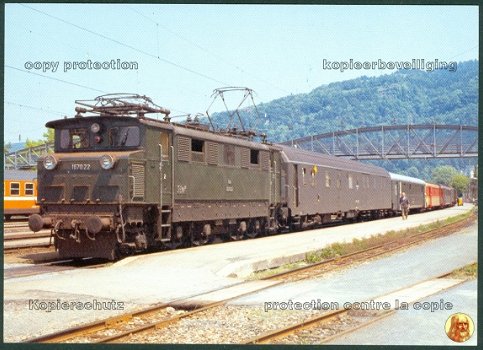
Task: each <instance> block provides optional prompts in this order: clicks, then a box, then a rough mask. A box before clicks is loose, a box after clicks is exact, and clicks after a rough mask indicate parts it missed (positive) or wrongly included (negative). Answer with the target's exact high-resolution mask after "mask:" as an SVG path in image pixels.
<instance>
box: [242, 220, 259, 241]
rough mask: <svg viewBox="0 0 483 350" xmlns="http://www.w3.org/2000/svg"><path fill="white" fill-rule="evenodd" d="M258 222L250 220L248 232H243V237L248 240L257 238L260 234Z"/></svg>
mask: <svg viewBox="0 0 483 350" xmlns="http://www.w3.org/2000/svg"><path fill="white" fill-rule="evenodd" d="M260 227H261V226H260V221H259V220H250V222H249V225H248V230H247V232H245V235H246V236H247V237H248V238H255V237H257V236H258V235H259V234H260V232H261V228H260Z"/></svg>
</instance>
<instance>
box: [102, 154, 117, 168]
mask: <svg viewBox="0 0 483 350" xmlns="http://www.w3.org/2000/svg"><path fill="white" fill-rule="evenodd" d="M100 163H101V168H102V169H105V170H108V169H112V167H113V166H114V159H113V158H112V157H111V156H110V155H108V154H105V155H103V156H102V157H101V159H100Z"/></svg>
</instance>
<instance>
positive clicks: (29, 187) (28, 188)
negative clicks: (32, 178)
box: [25, 182, 34, 196]
mask: <svg viewBox="0 0 483 350" xmlns="http://www.w3.org/2000/svg"><path fill="white" fill-rule="evenodd" d="M25 195H26V196H33V195H34V184H33V183H31V182H27V183H26V184H25Z"/></svg>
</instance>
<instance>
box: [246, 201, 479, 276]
mask: <svg viewBox="0 0 483 350" xmlns="http://www.w3.org/2000/svg"><path fill="white" fill-rule="evenodd" d="M475 212H476V209H473V210H470V211H468V212H466V213H464V214H460V215H457V216H454V217H450V218H447V219H445V220H443V221H440V220H437V221H435V222H433V223H431V224H427V225H419V226H418V227H414V228H408V229H404V230H400V231H395V230H390V231H387V232H386V233H384V234H378V235H373V236H370V237H368V238H362V239H358V238H354V239H353V240H352V242H348V243H333V244H331V245H330V246H328V247H325V248H323V249H320V250H315V251H312V252H308V253H307V254H306V255H305V259H304V260H302V261H300V262H295V263H290V264H285V265H281V266H279V267H277V268H273V269H268V270H263V271H258V272H255V273H253V274H252V275H251V276H250V278H249V279H251V280H253V279H260V278H264V277H268V276H271V275H275V274H277V273H281V272H285V271H289V270H293V269H295V268H298V267H302V266H306V265H309V264H315V263H317V262H320V261H323V260H328V259H333V258H338V257H341V256H343V255H347V254H351V253H355V252H358V251H361V250H364V249H369V248H372V247H375V246H378V245H382V244H386V243H389V242H391V241H394V240H396V239H402V238H405V237H408V236H412V235H415V234H419V233H424V232H428V231H431V230H434V229H438V228H441V227H443V226H447V225H449V224H452V223H455V222H458V221H462V220H465V219H467V218H469V217H470V216H472V215H474V214H475Z"/></svg>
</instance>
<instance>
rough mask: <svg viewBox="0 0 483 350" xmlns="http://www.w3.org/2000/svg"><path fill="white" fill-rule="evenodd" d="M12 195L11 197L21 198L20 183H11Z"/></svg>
mask: <svg viewBox="0 0 483 350" xmlns="http://www.w3.org/2000/svg"><path fill="white" fill-rule="evenodd" d="M10 195H11V196H20V183H18V182H11V183H10Z"/></svg>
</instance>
